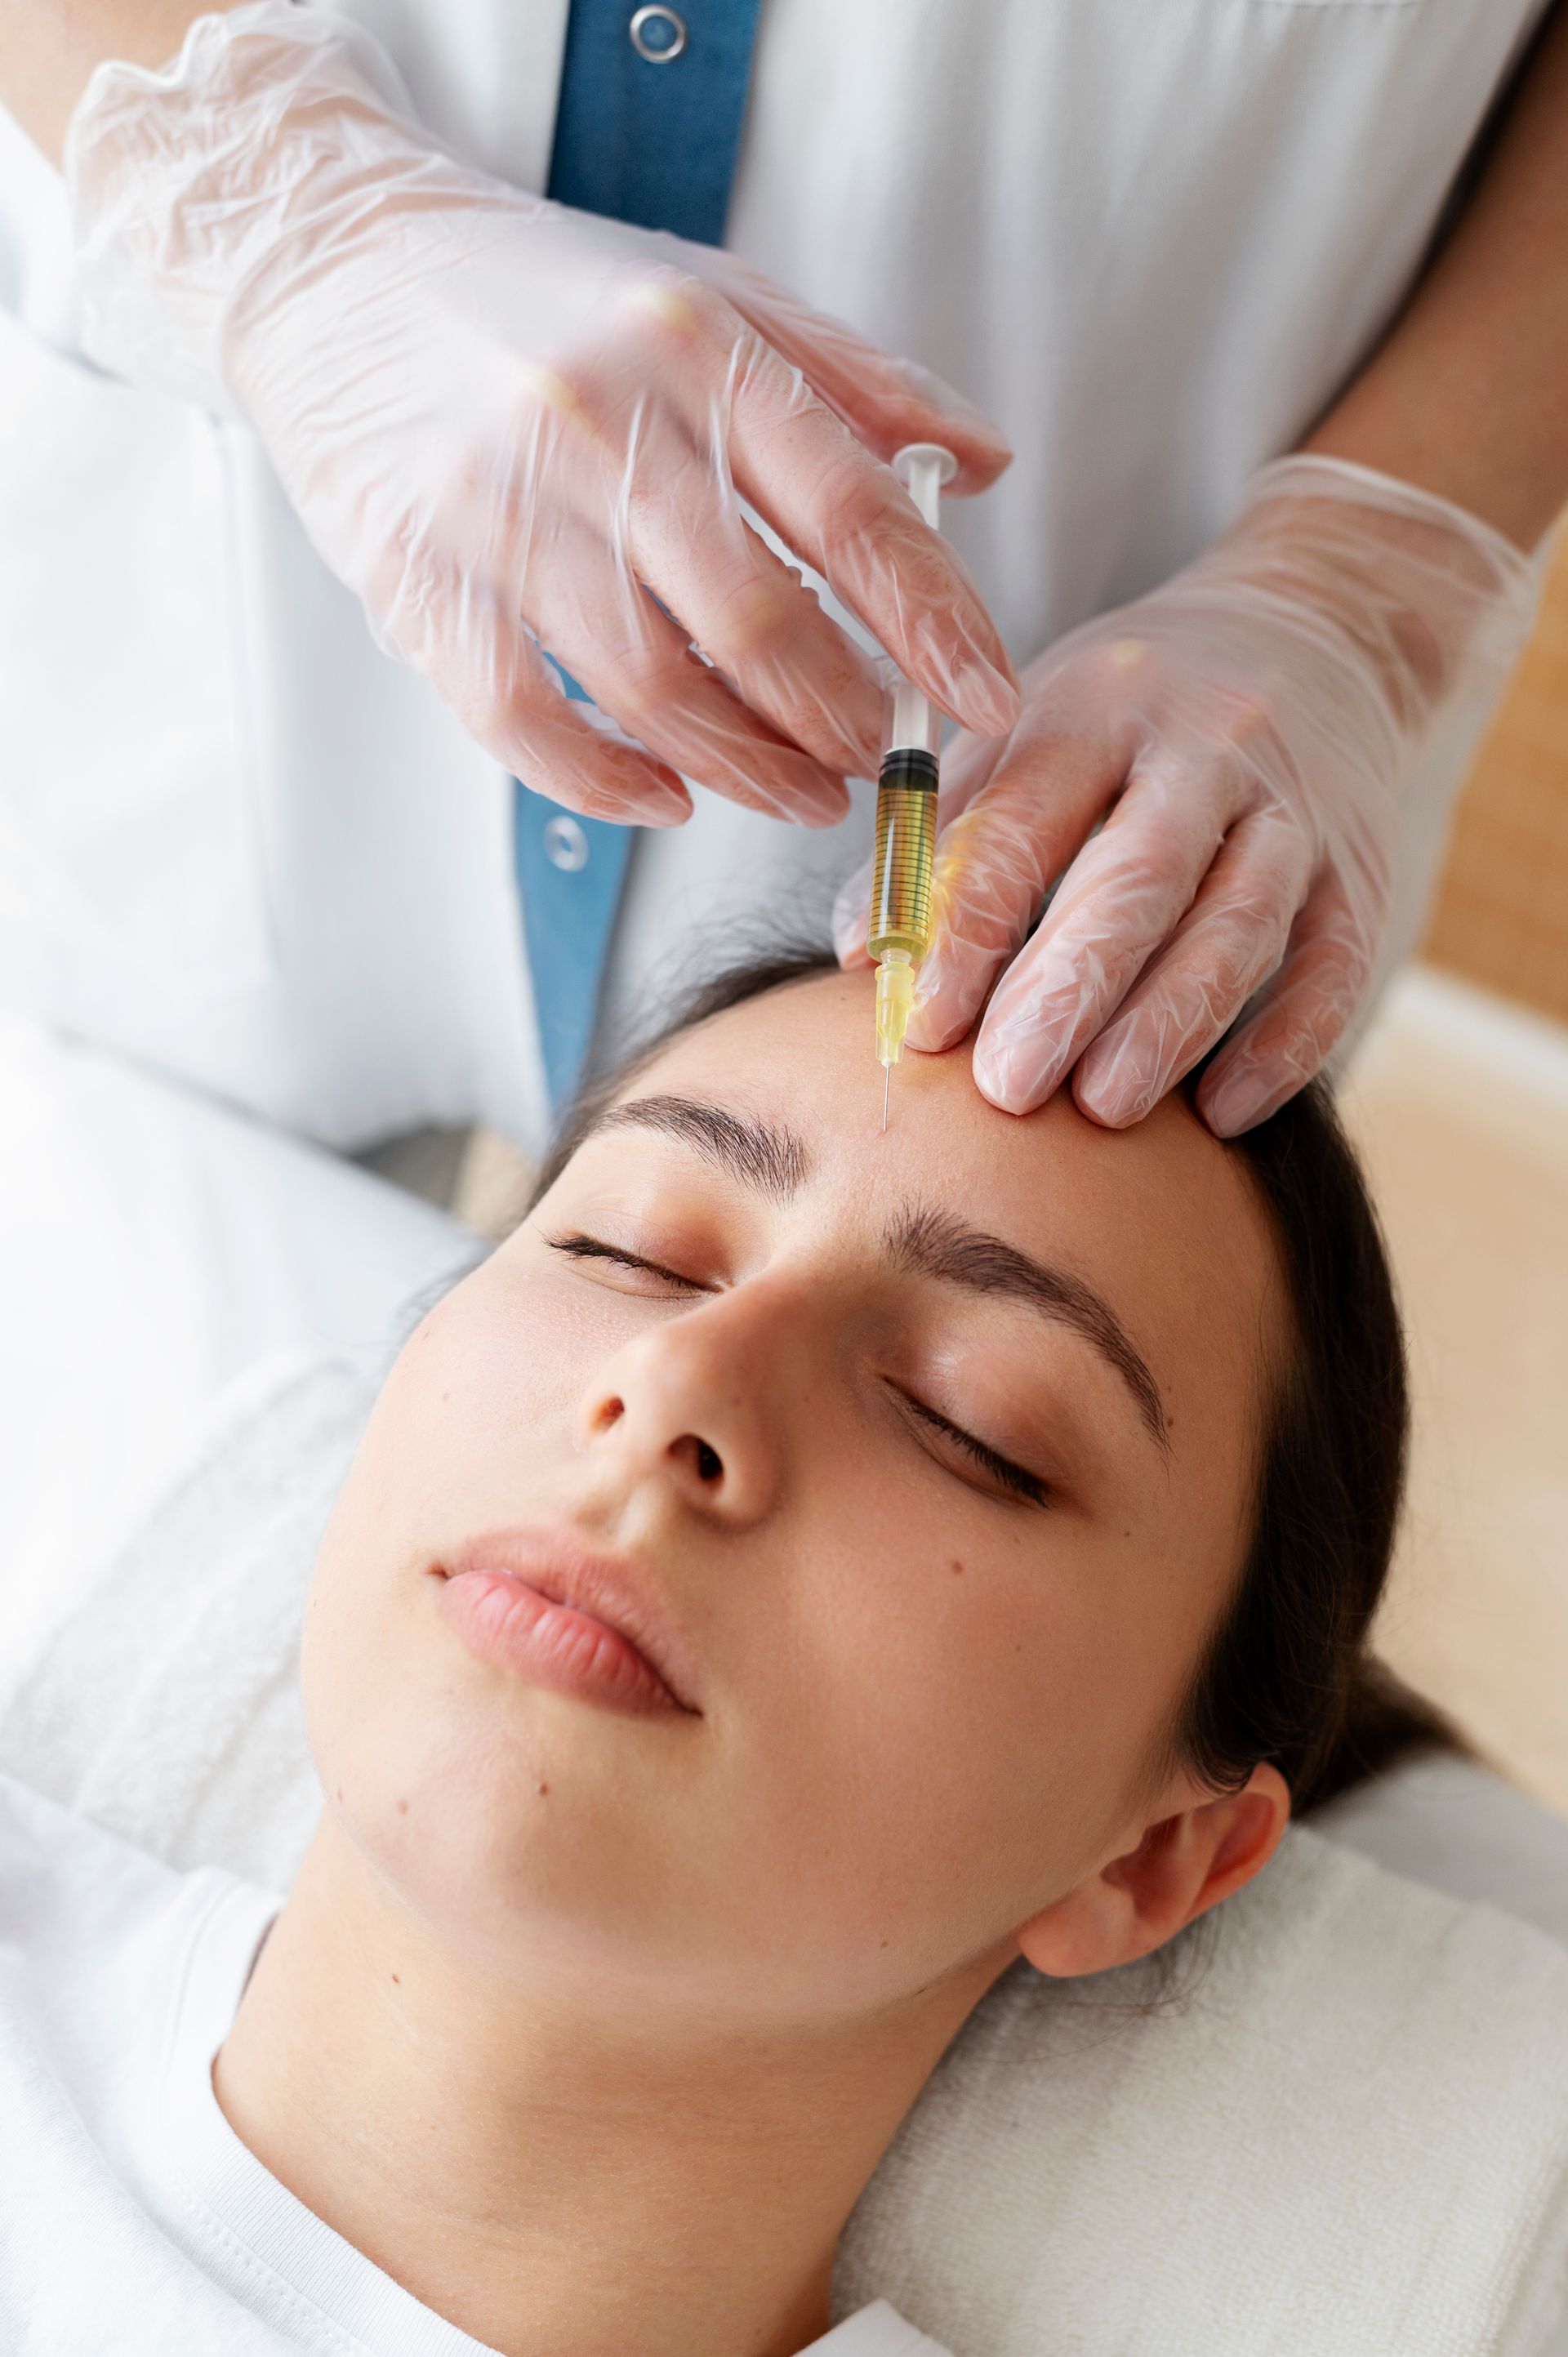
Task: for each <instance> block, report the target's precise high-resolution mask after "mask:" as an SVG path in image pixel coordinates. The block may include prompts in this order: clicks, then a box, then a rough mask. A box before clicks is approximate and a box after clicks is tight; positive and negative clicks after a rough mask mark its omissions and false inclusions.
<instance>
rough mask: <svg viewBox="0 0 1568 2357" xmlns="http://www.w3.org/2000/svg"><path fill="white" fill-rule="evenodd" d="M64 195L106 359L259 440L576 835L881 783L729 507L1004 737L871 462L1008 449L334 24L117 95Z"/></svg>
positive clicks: (823, 668) (994, 461)
mask: <svg viewBox="0 0 1568 2357" xmlns="http://www.w3.org/2000/svg"><path fill="white" fill-rule="evenodd" d="M66 171H67V178H68V184H69V188H70V198H71V202H72V207H73V211H74V220H75V226H76V232H77V239H78V248H79V254H80V263H81V276H82V284H83V290H84V303H83V323H84V338H85V340H86V343H87V347H88V349H89V350H90V351H91V353H92V355H93V356H94V357H95V358H96V359H97V360H99V361H102V363H103V364H104V365H105V366H106V367H108V368H110V369H112V370H113V371H116V372H118V373H119V374H121V375H124V376H126V377H129V378H131V379H133V380H135V381H138V382H143V383H151V384H155V385H157V386H160V387H162V388H163V389H165V390H167V391H172V392H175V393H180V394H183V395H185V396H187V397H188V398H191V399H194V400H198V401H201V402H205V403H207V404H209V405H210V406H212V407H214V408H217V409H220V410H223V411H227V412H229V413H231V414H238V415H240V416H242V417H243V418H244V419H245V420H247V421H248V422H249V424H250V425H252V427H253V428H254V430H255V431H256V433H257V434H258V435H259V436H260V438H261V440H262V442H263V445H264V446H265V448H266V450H267V453H268V455H269V457H270V458H271V460H272V463H273V465H274V467H275V468H276V469H277V472H278V475H279V477H280V478H281V479H282V482H283V484H284V487H285V490H286V491H287V493H288V496H289V498H290V499H291V500H293V502H294V504H295V507H296V508H297V509H298V511H299V513H300V515H301V517H302V518H303V520H304V522H305V524H306V529H307V530H308V532H309V533H310V536H311V538H312V540H313V541H314V543H315V544H316V546H317V549H318V550H319V551H320V553H321V554H322V555H323V556H324V557H325V558H326V560H327V562H328V565H331V566H332V568H333V570H334V571H335V572H336V573H338V575H339V576H340V577H341V578H342V579H343V580H344V581H346V582H347V583H348V584H349V586H350V587H352V588H353V589H355V590H356V591H357V592H358V593H359V595H360V597H361V598H362V599H363V600H364V603H365V606H366V608H367V609H368V611H369V614H370V617H371V623H372V626H373V627H374V629H375V630H376V631H377V633H378V636H379V637H380V638H381V640H382V642H383V643H386V644H389V645H391V646H392V647H393V648H395V649H396V650H397V651H399V652H400V653H401V654H403V656H405V657H406V658H407V660H408V661H409V662H412V663H413V664H414V665H416V667H417V668H418V669H419V670H420V671H422V672H423V673H424V674H425V675H426V677H427V678H429V679H430V681H431V682H432V683H433V684H434V685H435V687H436V688H437V689H438V690H439V692H440V693H441V694H442V695H443V696H444V697H445V698H446V701H447V702H448V703H449V704H450V705H452V707H453V708H454V710H455V711H456V713H457V715H458V716H459V717H460V718H461V719H462V721H463V722H464V723H465V725H466V726H467V727H468V728H469V730H470V731H471V732H472V734H473V735H474V736H475V737H478V740H479V742H480V743H481V744H483V745H484V746H485V747H486V748H488V749H489V751H490V752H492V753H493V754H495V756H496V757H497V759H499V760H501V761H504V762H505V763H506V764H507V765H508V766H509V767H510V768H511V769H513V770H517V771H518V772H519V773H520V774H521V775H522V776H523V777H524V778H526V779H527V780H529V782H530V783H531V784H533V785H535V786H539V787H542V788H543V789H545V790H546V791H548V792H550V793H551V794H552V795H553V796H554V797H555V798H556V799H557V800H558V801H561V802H567V803H570V804H571V805H572V806H573V807H574V808H575V809H577V810H581V811H585V812H588V813H594V814H596V815H599V816H603V817H608V818H618V819H638V820H640V821H642V822H644V823H652V824H655V825H657V824H671V823H676V822H678V821H679V820H681V819H682V818H684V817H685V816H687V814H688V813H689V812H690V808H691V802H690V798H689V796H688V794H687V792H686V791H685V788H684V787H683V786H682V783H681V780H680V777H679V776H678V775H677V774H676V773H677V771H681V770H683V771H685V772H687V773H688V774H689V775H690V776H692V777H693V778H695V779H697V780H700V781H701V782H702V783H703V784H704V785H707V786H710V787H712V788H713V789H714V791H717V792H719V793H722V794H726V795H728V796H729V797H730V798H731V799H732V800H733V801H735V802H743V803H745V804H746V805H747V806H748V807H750V808H754V809H759V810H764V811H768V812H770V813H776V814H778V815H780V816H788V817H790V818H794V819H800V820H802V821H804V822H805V823H807V824H810V825H823V824H828V823H832V821H833V820H834V819H836V818H838V817H840V816H841V815H842V814H843V810H844V809H845V807H846V799H847V798H846V795H845V791H844V787H843V775H844V774H845V772H850V773H854V772H861V773H865V772H866V771H869V772H870V773H871V774H875V762H876V756H877V751H878V738H879V733H880V728H881V721H882V713H883V705H884V698H883V691H882V688H881V685H880V683H879V681H878V678H877V674H876V673H875V669H874V667H873V666H872V664H871V663H870V662H868V661H867V660H866V658H865V656H864V655H863V654H862V653H861V652H860V651H858V650H857V649H856V648H855V647H854V644H853V643H852V642H851V640H849V639H848V638H847V637H846V636H845V634H844V633H843V631H841V630H839V629H838V627H837V626H836V625H835V624H834V623H832V621H830V620H829V619H828V618H827V616H826V615H825V614H824V613H823V611H822V608H821V606H820V605H819V603H818V602H817V600H816V598H815V597H813V596H812V595H811V593H810V591H809V590H807V589H806V588H805V587H803V586H802V584H801V582H800V576H799V575H798V574H797V573H795V572H794V571H793V570H792V569H791V568H790V567H789V566H787V565H784V564H781V563H780V562H779V559H778V558H777V557H776V556H775V555H774V554H772V553H771V552H770V550H769V549H768V546H767V545H766V544H765V543H764V542H763V540H762V539H761V537H760V536H759V535H758V534H757V532H756V531H755V530H754V529H753V528H752V526H751V525H750V524H748V522H746V518H745V517H744V515H743V514H742V511H741V500H742V499H745V500H748V501H749V502H750V503H751V505H752V507H753V508H754V509H755V511H757V513H759V514H760V515H761V516H763V517H764V518H765V519H766V520H767V522H768V523H769V524H770V525H771V526H772V527H773V528H774V529H775V530H776V531H777V532H778V533H779V536H780V538H781V539H782V540H783V542H784V543H785V544H786V545H787V546H789V548H790V549H792V550H793V551H794V552H795V553H796V554H798V555H799V556H800V557H802V558H804V559H805V560H806V561H807V562H809V563H810V564H811V565H814V566H816V567H817V569H818V570H819V571H820V572H821V573H822V575H823V576H825V577H826V578H827V579H828V580H829V581H831V583H832V586H833V587H834V589H835V590H836V591H837V592H838V594H839V595H840V596H841V597H843V601H844V603H845V604H846V606H848V607H849V608H851V609H852V610H853V611H854V613H855V614H857V615H858V616H859V617H860V618H861V619H862V620H863V621H864V622H865V624H866V626H867V627H868V629H869V630H871V631H872V632H873V633H874V635H875V637H876V638H877V639H879V640H881V641H882V643H883V644H884V645H885V646H886V649H887V650H888V651H889V653H890V654H891V655H892V656H893V657H894V658H895V659H896V660H897V662H899V664H900V665H906V664H907V665H908V666H909V667H911V668H912V670H913V673H914V674H915V676H917V677H918V679H919V680H920V682H921V683H922V685H923V686H924V687H925V688H926V689H927V691H928V693H929V694H930V695H931V696H932V697H933V698H934V699H935V701H936V702H937V703H939V704H940V705H941V707H942V709H943V710H944V711H946V712H948V713H950V714H951V715H953V716H955V717H957V718H958V719H960V720H961V721H962V722H964V723H965V724H966V725H968V726H972V727H973V728H976V729H979V730H982V731H985V730H990V731H993V732H994V731H995V730H997V729H1000V728H1006V727H1009V726H1011V725H1012V723H1013V720H1014V719H1015V716H1016V714H1017V709H1018V703H1017V694H1016V689H1015V685H1014V684H1013V681H1012V673H1011V670H1010V667H1009V665H1008V662H1007V657H1006V655H1005V653H1004V650H1003V648H1002V646H1001V643H1000V641H999V640H998V639H997V637H996V634H995V631H994V630H993V627H992V625H991V623H990V621H989V619H988V618H987V616H986V614H985V611H984V608H983V606H982V605H981V602H980V599H979V597H977V595H976V593H975V590H974V588H973V587H972V584H971V582H970V580H969V577H968V576H967V575H966V573H965V572H964V570H963V568H962V566H961V565H960V563H959V562H958V560H957V558H956V557H955V556H954V555H953V554H952V552H951V551H950V549H949V548H947V547H945V546H944V544H942V542H941V541H940V538H939V537H938V536H937V535H936V534H935V533H931V532H929V531H928V529H927V528H926V526H925V525H924V524H923V523H922V522H920V520H919V518H918V514H917V513H916V511H915V509H914V507H913V505H912V504H911V502H910V501H909V500H908V496H907V495H906V493H905V491H904V490H903V489H902V487H901V486H900V485H899V484H898V483H897V481H896V479H894V476H893V474H892V472H891V470H890V468H889V467H888V466H887V465H886V461H887V460H888V459H889V458H891V457H892V456H893V454H894V452H895V450H896V449H897V447H899V446H901V445H902V444H904V443H906V442H908V441H912V440H916V441H918V440H932V439H937V440H940V441H942V442H944V443H946V444H948V445H949V446H950V447H951V448H952V449H953V450H954V451H955V452H956V454H957V455H958V457H959V459H960V462H961V473H960V477H959V488H960V489H961V490H979V489H981V488H983V486H984V485H985V484H986V483H988V482H990V481H991V480H992V479H993V478H994V477H995V476H996V475H997V474H998V473H999V472H1000V470H1001V468H1003V467H1004V465H1005V464H1006V461H1007V456H1008V453H1007V450H1006V447H1005V445H1004V443H1003V441H1002V440H1001V438H1000V436H998V435H997V434H996V432H995V431H994V429H993V427H991V426H990V425H988V424H987V423H986V422H985V420H984V419H983V418H982V417H981V416H980V415H979V414H978V413H976V412H975V411H973V410H971V409H969V408H968V407H967V405H966V404H963V403H961V401H960V400H959V399H958V396H957V395H956V394H952V393H949V392H948V391H947V389H946V388H945V387H943V386H942V385H940V384H939V383H938V382H937V381H936V380H935V379H933V378H930V377H928V376H926V375H925V374H924V373H923V372H922V371H918V370H916V369H914V368H912V367H910V366H909V365H908V363H906V362H904V361H897V360H894V359H890V358H889V357H888V356H887V355H886V354H885V353H882V352H879V351H877V350H875V349H874V348H873V347H872V346H870V345H868V344H866V343H865V342H863V341H862V340H861V339H860V338H859V337H857V336H855V335H854V334H853V333H852V332H851V331H850V330H849V329H848V328H843V327H841V326H839V325H838V324H837V323H835V322H834V321H832V320H829V319H826V318H824V317H821V316H820V315H819V314H817V313H816V312H813V311H811V310H810V309H808V308H807V307H805V306H804V305H803V304H800V303H799V302H796V301H795V300H793V299H792V298H791V297H790V296H788V295H786V294H784V293H782V292H781V291H780V290H779V288H777V287H775V286H773V285H770V284H768V282H767V281H766V280H764V279H762V278H760V277H758V276H757V274H755V273H753V272H751V271H749V270H747V269H746V268H745V267H744V266H743V265H742V264H739V263H737V262H736V261H735V260H734V258H733V257H732V256H730V255H727V254H725V253H718V252H714V251H713V250H711V249H709V248H707V247H703V246H696V245H689V244H685V243H683V242H681V241H679V240H677V239H674V238H668V237H660V236H652V235H650V234H648V233H647V232H645V231H639V230H634V229H628V228H626V227H624V226H622V225H621V224H618V223H615V222H610V221H599V220H596V219H595V218H594V217H592V216H590V215H588V214H585V213H575V212H571V211H569V210H565V209H564V208H563V207H561V206H558V205H552V204H549V203H546V202H544V201H543V200H542V199H536V198H532V197H529V196H527V195H524V194H522V193H521V191H519V190H518V189H515V188H510V187H508V186H507V185H506V184H505V183H503V182H501V181H499V180H496V179H493V178H489V177H488V176H487V175H486V174H484V173H482V172H478V171H476V170H471V169H469V168H468V167H466V166H464V165H463V164H461V163H459V162H457V161H456V159H455V158H454V157H453V156H451V155H449V154H448V153H447V152H446V150H445V149H443V148H442V147H441V146H440V145H438V143H437V142H436V141H435V139H434V138H433V137H432V136H431V135H429V134H427V133H426V132H425V131H424V130H423V129H422V128H421V127H420V126H419V125H418V124H416V123H415V122H414V121H413V119H412V114H411V111H410V107H409V102H408V100H407V98H406V96H405V94H404V93H403V90H402V87H401V85H400V83H399V81H398V79H397V76H396V73H395V71H394V70H393V69H392V65H391V63H390V61H389V60H388V59H387V58H386V56H385V54H384V52H383V51H382V50H381V48H379V47H378V45H377V44H376V43H375V41H374V40H373V39H371V37H370V36H368V35H367V34H366V33H364V32H363V31H362V30H360V28H359V27H356V26H354V25H352V24H351V23H349V21H347V20H346V19H342V18H336V17H334V16H332V15H331V14H330V12H329V11H328V10H324V9H317V8H314V7H312V8H308V9H307V8H300V7H296V6H293V5H285V0H262V5H254V6H250V7H243V8H240V9H236V10H235V11H233V12H232V13H231V14H229V15H226V16H208V17H203V18H201V19H199V21H198V22H197V23H196V24H195V25H194V26H193V27H192V28H191V30H190V33H189V36H188V39H187V41H186V43H185V47H184V48H183V50H182V52H181V54H180V57H179V58H178V59H177V61H176V62H175V63H174V64H173V65H172V66H170V67H168V68H167V69H166V70H163V71H162V72H159V73H156V74H155V73H147V72H144V71H141V70H137V69H135V68H134V67H129V66H124V65H109V66H103V67H101V68H100V69H99V70H98V72H97V73H96V74H95V75H94V76H93V78H92V80H91V82H90V84H89V86H88V88H87V91H85V93H84V95H83V98H82V101H81V105H80V106H79V108H78V110H77V113H76V115H75V118H74V120H73V122H72V124H71V128H70V136H69V139H68V143H67V154H66ZM693 647H695V648H699V649H701V650H702V652H703V655H705V656H706V657H707V658H708V661H706V662H704V661H703V660H702V657H701V656H700V655H699V654H697V653H695V652H693ZM541 649H547V650H548V651H549V653H550V654H551V655H552V656H553V657H554V658H556V659H557V661H558V662H560V663H561V664H563V665H564V668H565V669H566V670H567V671H568V672H569V673H572V674H573V675H574V676H575V678H576V679H577V680H578V681H580V682H581V683H582V685H583V686H584V687H585V689H586V690H587V691H588V694H590V695H591V696H592V697H593V699H594V701H595V703H596V705H598V707H599V709H600V712H601V714H604V715H607V716H609V717H610V719H611V721H612V722H614V723H616V724H618V727H612V728H611V729H610V730H608V732H607V731H606V730H605V729H604V728H603V727H598V728H596V726H594V725H593V722H592V721H591V720H590V718H589V717H588V716H586V712H585V707H584V706H582V705H576V706H574V705H572V704H571V703H570V702H569V701H568V700H567V698H566V696H565V695H564V693H563V692H562V689H561V686H560V683H559V681H558V678H557V675H556V673H555V672H554V670H553V666H552V665H551V664H550V663H548V662H545V660H544V659H543V655H542V652H541ZM621 731H624V732H626V736H627V737H628V738H632V739H635V740H636V742H635V743H632V742H628V741H622V739H621V737H620V732H621ZM639 748H647V749H646V750H642V749H639Z"/></svg>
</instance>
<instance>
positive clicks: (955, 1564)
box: [948, 1555, 963, 1579]
mask: <svg viewBox="0 0 1568 2357" xmlns="http://www.w3.org/2000/svg"><path fill="white" fill-rule="evenodd" d="M948 1569H949V1570H950V1572H951V1573H952V1576H953V1577H954V1578H955V1579H958V1578H960V1577H961V1576H962V1573H963V1566H962V1564H961V1563H960V1561H959V1559H958V1557H957V1556H956V1555H954V1557H953V1559H952V1561H951V1563H950V1564H949V1566H948Z"/></svg>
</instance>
